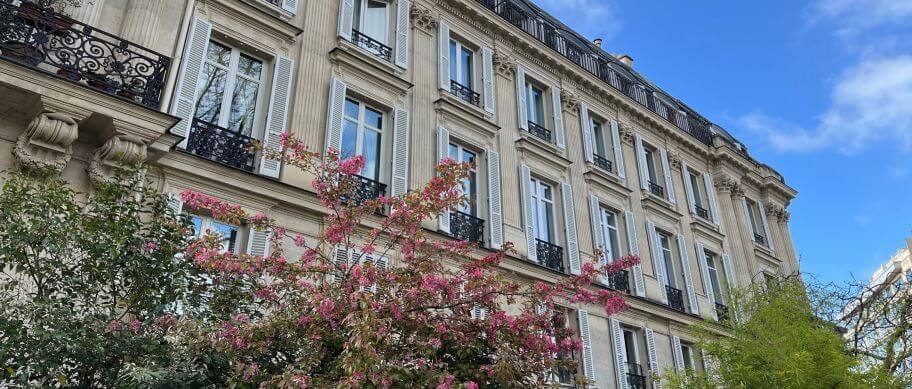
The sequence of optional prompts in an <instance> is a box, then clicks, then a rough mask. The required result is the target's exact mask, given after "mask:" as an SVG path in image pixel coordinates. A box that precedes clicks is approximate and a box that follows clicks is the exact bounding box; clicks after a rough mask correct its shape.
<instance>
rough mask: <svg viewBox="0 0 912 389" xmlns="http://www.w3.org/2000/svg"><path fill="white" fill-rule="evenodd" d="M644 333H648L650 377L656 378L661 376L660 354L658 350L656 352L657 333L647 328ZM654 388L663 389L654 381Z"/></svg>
mask: <svg viewBox="0 0 912 389" xmlns="http://www.w3.org/2000/svg"><path fill="white" fill-rule="evenodd" d="M644 332H645V333H646V352H647V354H649V355H647V356H646V357H647V358H648V359H649V373H650V374H649V375H651V376H653V377H656V376H658V375H659V374H660V372H659V354H658V350H656V342H655V332H654V331H653V330H652V328H649V327H646V328H645V331H644ZM652 387H653V388H654V389H659V388H660V387H661V386H660V384H659V381H658V380H653V381H652Z"/></svg>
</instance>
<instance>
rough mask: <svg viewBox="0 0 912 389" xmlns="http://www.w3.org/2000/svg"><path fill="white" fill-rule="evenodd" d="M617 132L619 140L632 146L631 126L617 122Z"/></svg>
mask: <svg viewBox="0 0 912 389" xmlns="http://www.w3.org/2000/svg"><path fill="white" fill-rule="evenodd" d="M618 132H619V133H620V135H621V141H622V142H624V143H626V144H627V145H630V146H633V143H634V136H633V127H632V126H631V125H630V124H629V123H624V122H621V123H618Z"/></svg>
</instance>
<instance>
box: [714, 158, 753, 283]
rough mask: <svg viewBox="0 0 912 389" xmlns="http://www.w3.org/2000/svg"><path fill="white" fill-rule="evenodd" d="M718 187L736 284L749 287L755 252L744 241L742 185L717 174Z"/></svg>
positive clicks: (751, 244) (750, 243)
mask: <svg viewBox="0 0 912 389" xmlns="http://www.w3.org/2000/svg"><path fill="white" fill-rule="evenodd" d="M713 182H714V183H715V185H716V192H717V194H718V195H717V196H716V197H717V199H718V200H719V208H720V209H721V210H722V211H721V213H722V223H723V226H724V228H725V235H726V238H727V239H728V242H729V245H730V246H731V247H730V250H731V252H730V253H729V254H730V255H731V260H732V267H734V269H733V270H734V273H735V274H736V275H735V278H737V280H736V282H737V285H738V286H739V287H743V286H746V285H748V284H749V283H750V282H751V275H752V274H754V273H753V270H752V266H751V265H750V263H751V260H750V258H749V257H751V254H750V253H752V252H753V250H754V246H753V243H752V242H750V241H747V243H748V244H747V245H745V240H744V237H743V235H744V232H743V231H744V230H745V225H744V224H743V223H744V215H743V212H741V196H743V194H742V193H741V185H740V184H739V183H738V182H737V181H736V180H735V179H734V178H733V177H731V176H729V175H727V174H721V175H720V174H716V176H715V177H714V178H713Z"/></svg>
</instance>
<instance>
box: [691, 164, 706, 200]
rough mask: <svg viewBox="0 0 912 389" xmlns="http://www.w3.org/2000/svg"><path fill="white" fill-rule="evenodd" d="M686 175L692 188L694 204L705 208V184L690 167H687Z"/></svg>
mask: <svg viewBox="0 0 912 389" xmlns="http://www.w3.org/2000/svg"><path fill="white" fill-rule="evenodd" d="M687 175H688V177H689V179H690V187H691V188H693V196H694V205H696V206H698V207H700V208H703V209H707V205H706V199H707V198H708V196H707V195H706V186H705V185H704V182H703V179H701V178H700V177H699V176H697V175H696V174H694V172H692V171H690V169H688V171H687Z"/></svg>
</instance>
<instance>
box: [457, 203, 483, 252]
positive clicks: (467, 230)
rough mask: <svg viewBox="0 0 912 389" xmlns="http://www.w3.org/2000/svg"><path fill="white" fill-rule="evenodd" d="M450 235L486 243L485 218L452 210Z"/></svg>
mask: <svg viewBox="0 0 912 389" xmlns="http://www.w3.org/2000/svg"><path fill="white" fill-rule="evenodd" d="M450 235H452V236H453V237H454V238H456V239H459V240H464V241H466V242H470V243H478V244H482V243H484V220H482V219H479V218H477V217H475V216H472V215H469V214H467V213H464V212H459V211H453V212H450Z"/></svg>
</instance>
